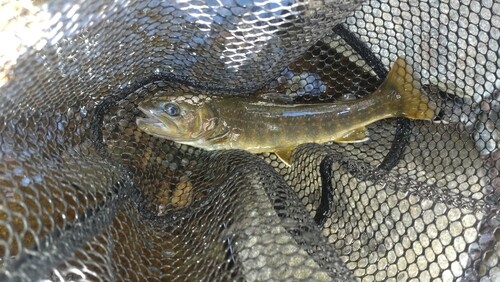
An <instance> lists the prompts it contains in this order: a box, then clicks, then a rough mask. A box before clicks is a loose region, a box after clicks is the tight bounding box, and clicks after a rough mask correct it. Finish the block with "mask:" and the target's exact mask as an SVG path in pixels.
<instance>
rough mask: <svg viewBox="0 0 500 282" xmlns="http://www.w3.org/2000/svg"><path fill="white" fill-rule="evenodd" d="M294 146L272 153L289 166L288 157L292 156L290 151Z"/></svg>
mask: <svg viewBox="0 0 500 282" xmlns="http://www.w3.org/2000/svg"><path fill="white" fill-rule="evenodd" d="M293 149H294V148H285V149H280V150H277V151H275V152H274V153H275V154H276V156H278V158H279V159H280V160H281V161H282V162H284V163H285V164H286V165H287V166H290V159H291V158H292V152H293Z"/></svg>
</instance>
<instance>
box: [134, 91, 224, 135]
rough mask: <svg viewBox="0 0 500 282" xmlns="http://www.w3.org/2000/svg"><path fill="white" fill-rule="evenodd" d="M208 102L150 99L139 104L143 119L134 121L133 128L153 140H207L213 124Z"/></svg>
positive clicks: (187, 97) (189, 98)
mask: <svg viewBox="0 0 500 282" xmlns="http://www.w3.org/2000/svg"><path fill="white" fill-rule="evenodd" d="M210 101H211V98H210V97H208V96H202V95H178V96H175V95H174V96H162V97H153V98H151V99H148V100H145V101H143V102H141V103H139V105H138V108H139V109H140V110H141V111H142V112H143V113H144V114H145V115H146V116H147V118H137V120H136V123H137V127H138V128H139V129H140V130H142V131H144V132H146V133H148V134H151V135H153V136H156V137H160V138H165V139H168V140H172V141H176V142H190V141H196V140H200V139H202V138H204V137H207V136H210V134H211V133H212V132H213V131H214V129H215V127H216V124H217V117H216V115H215V111H213V109H212V107H211V106H210Z"/></svg>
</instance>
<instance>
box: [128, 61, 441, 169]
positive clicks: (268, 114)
mask: <svg viewBox="0 0 500 282" xmlns="http://www.w3.org/2000/svg"><path fill="white" fill-rule="evenodd" d="M139 108H140V109H141V110H142V111H143V112H144V113H145V114H146V115H147V116H148V117H149V118H138V119H137V125H138V127H139V128H140V129H141V130H143V131H145V132H146V133H149V134H152V135H155V136H158V137H162V138H166V139H170V140H173V141H176V142H179V143H183V144H188V145H191V146H195V147H199V148H203V149H206V150H221V149H242V150H247V151H249V152H251V153H261V152H276V153H278V155H281V156H282V158H283V159H284V160H285V161H287V156H286V155H287V154H289V153H290V152H291V150H292V149H293V148H295V147H297V146H298V145H300V144H303V143H310V142H314V143H324V142H328V141H336V142H359V141H365V140H367V132H366V128H365V126H367V125H369V124H371V123H374V122H376V121H379V120H382V119H386V118H391V117H406V118H410V119H423V120H430V119H432V118H433V117H434V115H435V110H436V106H435V104H434V103H432V102H430V101H429V100H428V98H427V97H426V96H424V95H423V94H422V92H421V88H420V85H419V84H418V83H417V82H416V80H415V79H414V78H413V74H412V71H411V69H410V68H409V66H408V65H407V64H406V62H405V61H404V60H403V59H398V60H397V61H396V62H395V64H394V66H393V67H392V69H391V71H390V72H389V75H388V77H387V79H386V80H385V81H384V82H383V83H382V84H381V85H380V86H379V87H378V88H377V90H375V91H374V92H373V93H372V94H370V95H368V96H366V97H364V98H362V99H357V100H351V101H341V102H335V103H322V104H289V103H277V102H270V101H268V100H265V99H262V98H257V97H234V96H226V97H224V96H193V95H179V96H175V95H173V96H169V97H156V98H152V99H151V100H148V101H145V102H142V103H141V104H140V105H139Z"/></svg>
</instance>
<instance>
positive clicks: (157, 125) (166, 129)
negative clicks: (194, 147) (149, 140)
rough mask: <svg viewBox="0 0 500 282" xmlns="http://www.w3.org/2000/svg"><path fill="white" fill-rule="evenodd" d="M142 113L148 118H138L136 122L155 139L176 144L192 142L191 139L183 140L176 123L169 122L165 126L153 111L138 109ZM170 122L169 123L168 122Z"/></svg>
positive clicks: (139, 107)
mask: <svg viewBox="0 0 500 282" xmlns="http://www.w3.org/2000/svg"><path fill="white" fill-rule="evenodd" d="M137 108H138V109H139V110H141V112H143V113H144V115H146V117H138V118H137V119H136V121H135V123H136V124H137V128H139V129H140V130H142V131H144V132H145V133H147V134H150V135H152V136H155V137H159V138H163V139H168V140H171V141H175V142H180V141H190V140H189V139H185V138H182V137H180V136H177V135H178V133H177V132H178V129H179V128H178V127H177V125H176V124H175V123H171V122H169V124H168V125H167V124H165V123H164V122H163V121H161V120H160V119H158V118H157V117H156V116H155V114H154V112H153V111H152V110H148V109H146V108H143V107H141V105H139V106H138V107H137ZM167 122H168V121H167Z"/></svg>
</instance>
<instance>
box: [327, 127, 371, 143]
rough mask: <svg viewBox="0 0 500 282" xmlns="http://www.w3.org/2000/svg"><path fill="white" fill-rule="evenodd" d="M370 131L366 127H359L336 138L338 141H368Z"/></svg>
mask: <svg viewBox="0 0 500 282" xmlns="http://www.w3.org/2000/svg"><path fill="white" fill-rule="evenodd" d="M368 136H369V133H368V130H367V129H366V127H359V128H356V129H353V130H351V131H349V132H347V133H346V134H345V135H344V136H342V137H340V138H337V139H334V140H333V141H335V142H337V143H361V142H365V141H368V140H369V139H370V138H369V137H368Z"/></svg>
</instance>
